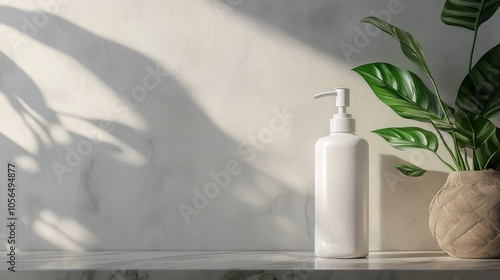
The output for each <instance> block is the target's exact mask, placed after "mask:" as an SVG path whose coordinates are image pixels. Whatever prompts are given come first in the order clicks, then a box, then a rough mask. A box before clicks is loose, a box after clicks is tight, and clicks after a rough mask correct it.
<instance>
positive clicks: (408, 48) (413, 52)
mask: <svg viewBox="0 0 500 280" xmlns="http://www.w3.org/2000/svg"><path fill="white" fill-rule="evenodd" d="M361 21H362V22H366V23H369V24H371V25H373V26H375V27H377V28H378V29H380V30H382V31H384V32H385V33H387V34H389V35H391V36H392V37H394V38H395V39H396V40H398V41H399V43H400V45H401V50H402V51H403V53H404V55H405V56H406V57H407V58H409V59H410V60H411V61H413V63H415V64H416V65H417V66H418V67H419V68H420V69H421V70H422V71H423V72H424V73H425V74H426V75H428V76H430V75H431V74H430V73H429V67H428V66H427V61H426V60H425V54H424V52H423V51H422V47H421V46H420V44H419V43H418V42H417V40H416V39H415V38H413V36H412V35H411V34H410V33H408V32H406V31H404V30H402V29H400V28H397V27H395V26H394V25H392V24H390V23H388V22H386V21H383V20H381V19H379V18H376V17H367V18H364V19H363V20H361Z"/></svg>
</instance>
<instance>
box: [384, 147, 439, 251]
mask: <svg viewBox="0 0 500 280" xmlns="http://www.w3.org/2000/svg"><path fill="white" fill-rule="evenodd" d="M419 155H423V153H422V154H420V153H419ZM429 156H430V155H429ZM424 159H427V158H424ZM432 160H434V159H432ZM380 162H381V164H380V175H381V176H380V180H381V182H380V188H381V194H380V196H381V198H380V208H381V209H380V220H381V223H380V224H381V225H382V227H381V229H380V239H381V240H380V246H381V247H382V248H384V250H400V249H401V248H405V250H440V249H439V247H438V245H437V243H435V242H434V244H435V246H433V247H429V240H433V238H432V236H431V233H430V231H429V204H430V203H431V200H432V198H433V197H434V196H435V195H436V193H437V192H438V191H439V189H440V188H441V186H442V185H444V183H445V181H446V178H447V177H448V174H447V173H444V172H437V171H427V172H426V173H425V174H424V175H422V176H421V177H417V178H413V177H407V176H405V175H403V174H401V173H400V172H399V171H398V170H396V169H395V168H394V165H395V164H398V163H405V161H404V160H402V159H400V158H399V157H395V156H390V155H382V156H381V159H380Z"/></svg>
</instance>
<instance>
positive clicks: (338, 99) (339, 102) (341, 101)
mask: <svg viewBox="0 0 500 280" xmlns="http://www.w3.org/2000/svg"><path fill="white" fill-rule="evenodd" d="M326 95H334V96H335V106H336V107H337V108H338V113H339V114H346V107H349V89H348V88H343V87H336V88H335V91H325V92H321V93H318V94H315V95H314V98H319V97H323V96H326Z"/></svg>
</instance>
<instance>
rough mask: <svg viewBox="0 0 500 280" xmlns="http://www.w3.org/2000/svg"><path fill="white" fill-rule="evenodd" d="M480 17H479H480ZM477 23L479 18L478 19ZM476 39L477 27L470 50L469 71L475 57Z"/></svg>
mask: <svg viewBox="0 0 500 280" xmlns="http://www.w3.org/2000/svg"><path fill="white" fill-rule="evenodd" d="M478 19H479V17H478ZM476 24H477V20H476ZM476 39H477V27H476V29H475V30H474V39H472V48H471V50H470V57H469V72H470V70H472V59H473V58H474V48H475V47H476Z"/></svg>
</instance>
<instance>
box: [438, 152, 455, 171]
mask: <svg viewBox="0 0 500 280" xmlns="http://www.w3.org/2000/svg"><path fill="white" fill-rule="evenodd" d="M434 154H435V155H436V156H437V157H438V159H439V160H440V161H441V162H442V163H444V164H446V166H448V168H450V169H451V171H457V170H456V169H455V168H453V166H451V164H449V163H447V162H446V161H445V160H444V159H443V158H442V157H441V156H440V155H439V154H438V153H434Z"/></svg>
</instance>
